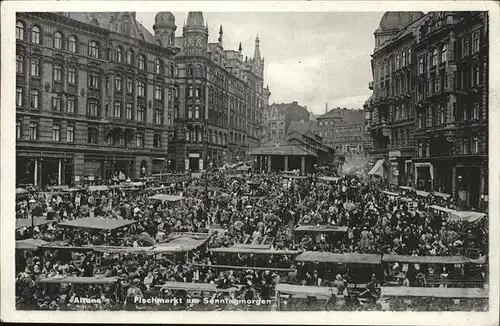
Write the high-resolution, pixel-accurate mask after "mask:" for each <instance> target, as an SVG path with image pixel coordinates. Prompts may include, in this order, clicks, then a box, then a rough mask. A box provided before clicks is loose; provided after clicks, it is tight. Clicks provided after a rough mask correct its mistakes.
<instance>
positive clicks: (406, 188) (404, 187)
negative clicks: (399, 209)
mask: <svg viewBox="0 0 500 326" xmlns="http://www.w3.org/2000/svg"><path fill="white" fill-rule="evenodd" d="M399 189H403V190H409V191H413V190H414V189H413V188H412V187H408V186H400V187H399Z"/></svg>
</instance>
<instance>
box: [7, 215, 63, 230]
mask: <svg viewBox="0 0 500 326" xmlns="http://www.w3.org/2000/svg"><path fill="white" fill-rule="evenodd" d="M54 222H57V221H56V220H47V219H44V218H41V217H35V218H34V219H33V221H31V218H18V219H16V229H19V228H22V227H31V225H34V226H39V225H44V224H48V223H54Z"/></svg>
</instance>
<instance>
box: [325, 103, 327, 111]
mask: <svg viewBox="0 0 500 326" xmlns="http://www.w3.org/2000/svg"><path fill="white" fill-rule="evenodd" d="M325 113H328V103H325Z"/></svg>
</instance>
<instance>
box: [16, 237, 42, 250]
mask: <svg viewBox="0 0 500 326" xmlns="http://www.w3.org/2000/svg"><path fill="white" fill-rule="evenodd" d="M45 244H47V242H46V241H43V240H42V239H33V238H29V239H24V240H17V241H16V249H18V250H37V249H38V248H39V247H40V246H43V245H45Z"/></svg>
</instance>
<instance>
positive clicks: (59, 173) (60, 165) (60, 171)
mask: <svg viewBox="0 0 500 326" xmlns="http://www.w3.org/2000/svg"><path fill="white" fill-rule="evenodd" d="M61 175H62V162H61V159H59V166H58V169H57V184H58V185H59V186H60V185H61Z"/></svg>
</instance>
